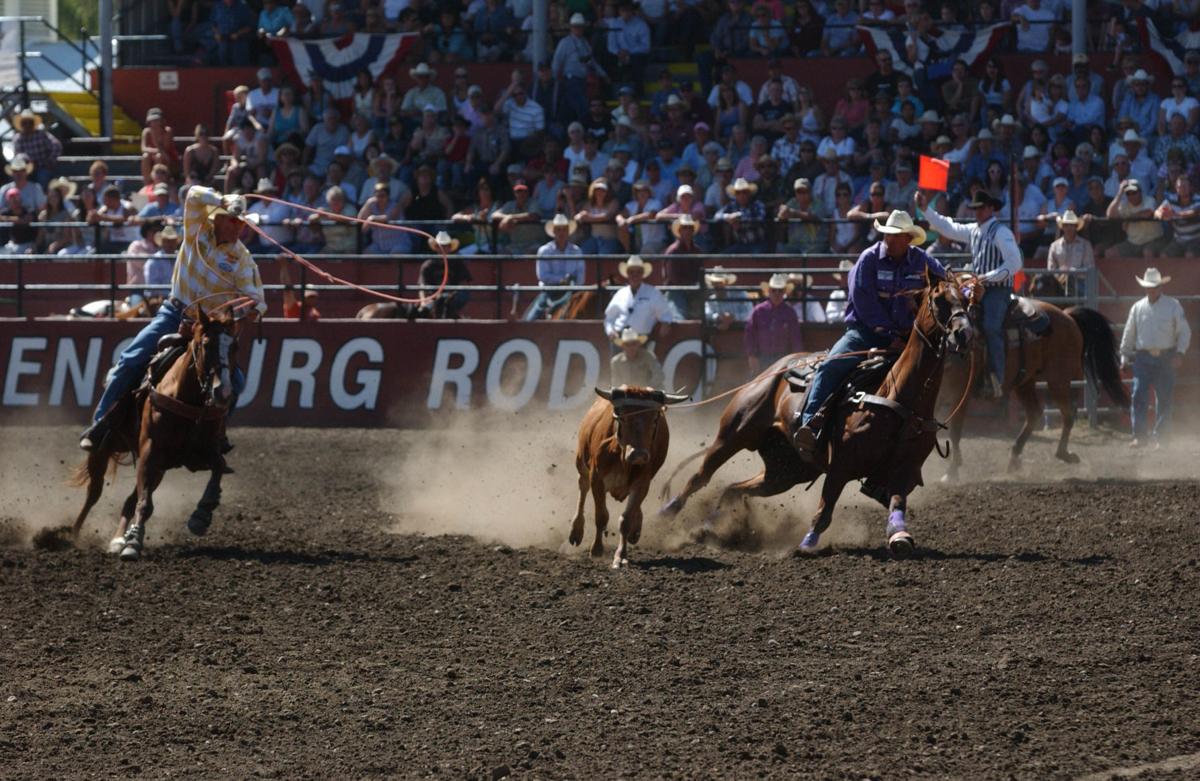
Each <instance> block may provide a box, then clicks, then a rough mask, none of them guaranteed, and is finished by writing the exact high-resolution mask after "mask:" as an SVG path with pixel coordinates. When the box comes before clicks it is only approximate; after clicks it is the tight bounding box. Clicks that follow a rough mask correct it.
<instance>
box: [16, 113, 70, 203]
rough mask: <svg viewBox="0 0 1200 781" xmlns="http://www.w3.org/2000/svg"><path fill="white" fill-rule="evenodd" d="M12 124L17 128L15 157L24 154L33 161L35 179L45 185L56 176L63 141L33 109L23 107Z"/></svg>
mask: <svg viewBox="0 0 1200 781" xmlns="http://www.w3.org/2000/svg"><path fill="white" fill-rule="evenodd" d="M12 125H13V127H14V128H16V130H17V134H16V136H15V137H14V138H13V142H12V149H13V156H14V158H15V157H16V156H17V155H24V156H25V157H26V159H28V160H29V161H30V162H31V163H33V170H34V181H36V182H37V183H38V184H39V185H41V186H42V187H45V186H46V184H47V183H48V182H49V181H50V180H51V179H53V178H54V172H55V167H56V166H57V164H58V156H59V155H61V154H62V142H61V141H59V140H58V139H57V138H55V137H54V135H53V134H51V133H50V132H49V131H47V130H46V128H45V126H44V124H43V123H42V118H41V117H40V116H39V115H37V114H35V113H33V111H32V110H31V109H28V108H26V109H22V111H21V113H19V114H17V115H16V116H15V117H14V118H13V122H12ZM31 208H32V207H31Z"/></svg>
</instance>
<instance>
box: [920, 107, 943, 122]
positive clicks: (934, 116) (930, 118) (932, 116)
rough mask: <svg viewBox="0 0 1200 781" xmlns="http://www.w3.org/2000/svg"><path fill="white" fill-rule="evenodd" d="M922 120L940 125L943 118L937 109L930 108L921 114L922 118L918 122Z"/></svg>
mask: <svg viewBox="0 0 1200 781" xmlns="http://www.w3.org/2000/svg"><path fill="white" fill-rule="evenodd" d="M921 122H933V123H934V124H938V125H940V124H941V123H942V118H941V117H940V116H938V113H937V112H936V111H934V110H933V109H929V110H928V111H926V112H925V113H924V114H922V115H921V118H920V119H918V120H917V123H918V124H919V123H921Z"/></svg>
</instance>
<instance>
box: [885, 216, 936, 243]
mask: <svg viewBox="0 0 1200 781" xmlns="http://www.w3.org/2000/svg"><path fill="white" fill-rule="evenodd" d="M875 230H876V231H878V232H879V233H887V234H897V233H907V234H908V235H909V236H912V240H913V244H924V243H925V230H924V229H923V228H922V227H921V226H920V225H917V224H916V223H914V222H913V218H912V216H911V215H909V213H908V212H904V211H900V210H899V209H896V210H895V211H893V212H892V213H891V214H889V215H888V218H887V222H885V223H884V224H882V225H880V224H879V220H875Z"/></svg>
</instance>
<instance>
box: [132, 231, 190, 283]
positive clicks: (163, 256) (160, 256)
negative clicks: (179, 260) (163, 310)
mask: <svg viewBox="0 0 1200 781" xmlns="http://www.w3.org/2000/svg"><path fill="white" fill-rule="evenodd" d="M179 243H180V235H179V231H178V230H176V228H175V224H174V223H172V222H168V223H166V224H165V225H163V226H162V228H161V230H158V231H156V232H155V233H154V247H153V248H151V249H152V252H151V254H150V257H149V258H147V260H146V263H145V265H144V266H143V267H142V277H143V278H142V284H144V285H145V286H146V296H147V297H150V296H159V297H162V298H166V297H167V295H168V294H169V293H170V292H171V278H172V275H173V274H174V271H175V256H176V255H178V254H179ZM126 265H128V264H126ZM130 284H133V283H130Z"/></svg>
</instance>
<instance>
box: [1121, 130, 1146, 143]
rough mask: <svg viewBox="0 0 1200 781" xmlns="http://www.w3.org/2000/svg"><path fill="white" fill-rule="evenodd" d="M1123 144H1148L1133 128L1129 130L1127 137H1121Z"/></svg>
mask: <svg viewBox="0 0 1200 781" xmlns="http://www.w3.org/2000/svg"><path fill="white" fill-rule="evenodd" d="M1121 142H1122V143H1124V144H1144V143H1146V142H1145V141H1144V140H1143V139H1142V137H1141V136H1139V135H1138V132H1137V131H1136V130H1134V129H1133V128H1129V129H1128V130H1126V131H1125V135H1123V136H1121Z"/></svg>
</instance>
